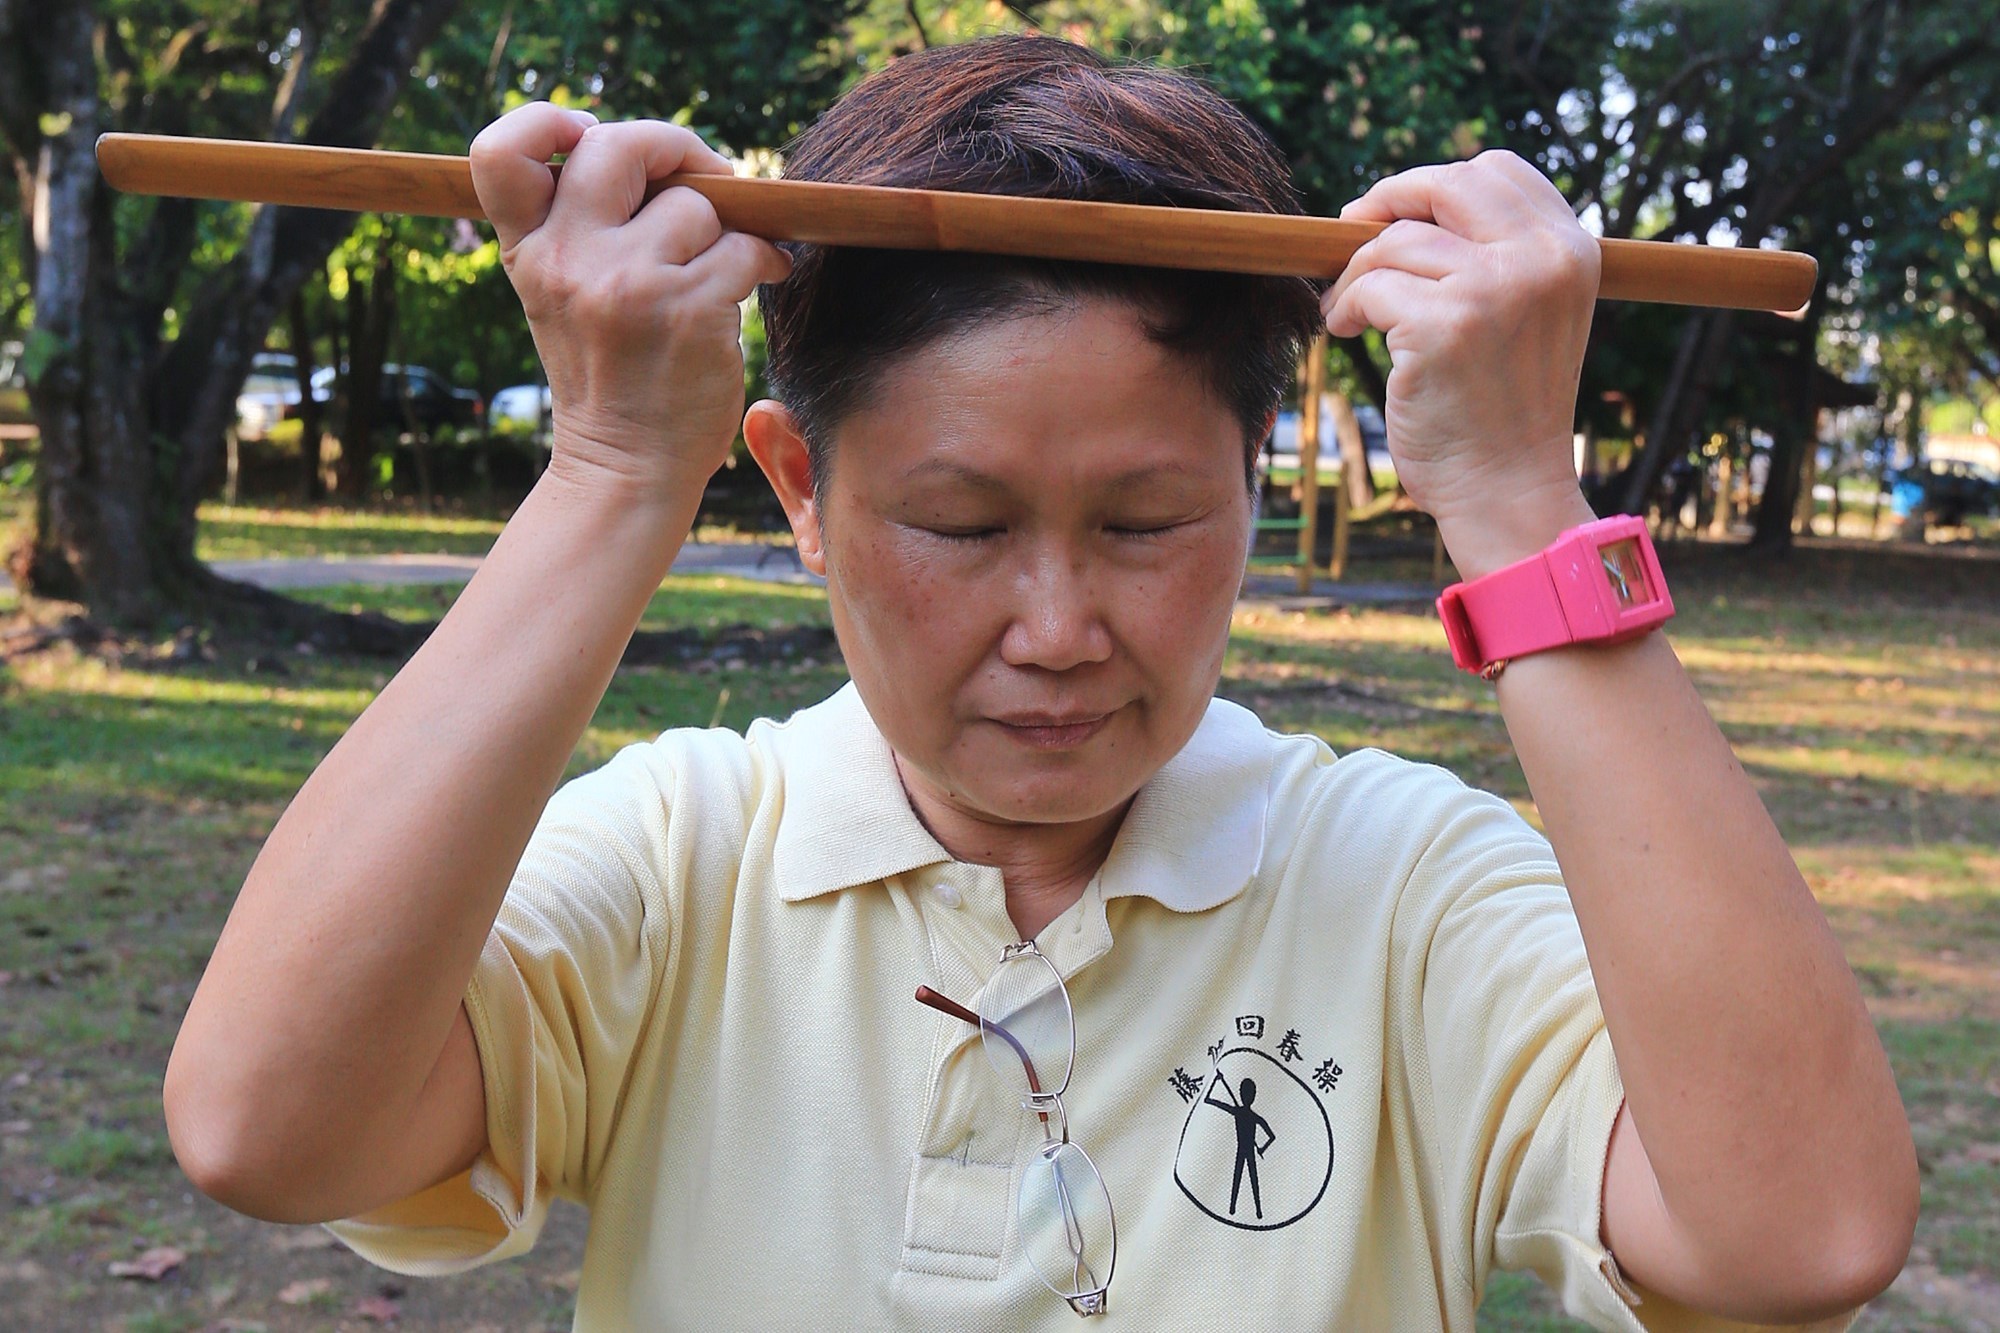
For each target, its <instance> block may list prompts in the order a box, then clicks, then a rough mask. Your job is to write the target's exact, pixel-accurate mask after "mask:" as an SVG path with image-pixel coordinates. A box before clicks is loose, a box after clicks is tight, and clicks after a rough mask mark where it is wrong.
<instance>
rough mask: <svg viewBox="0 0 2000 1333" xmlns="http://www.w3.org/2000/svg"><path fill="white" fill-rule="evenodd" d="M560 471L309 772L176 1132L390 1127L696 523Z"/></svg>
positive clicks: (211, 1024)
mask: <svg viewBox="0 0 2000 1333" xmlns="http://www.w3.org/2000/svg"><path fill="white" fill-rule="evenodd" d="M683 489H685V490H687V491H688V492H689V493H688V494H685V495H682V496H680V497H679V498H678V499H674V500H661V501H657V502H633V501H626V500H619V499H616V498H614V497H611V496H609V495H607V494H605V493H604V492H602V491H600V490H598V489H594V488H591V487H587V486H582V485H579V484H576V483H573V482H571V481H568V480H566V479H565V477H564V476H563V475H562V474H560V473H558V472H555V471H552V472H550V473H549V474H546V475H545V476H544V478H543V479H542V482H541V483H540V484H538V485H537V486H536V488H535V490H534V492H533V493H532V494H531V495H530V496H529V497H528V498H527V500H526V501H525V502H524V503H523V505H522V506H521V509H520V510H519V512H518V513H517V514H516V515H515V517H514V519H513V521H512V522H511V523H509V524H508V526H507V528H506V530H505V531H504V532H502V534H501V536H500V538H499V540H498V541H497V542H496V543H495V545H494V547H493V550H492V552H491V553H490V554H489V555H488V557H487V559H486V560H485V562H484V563H483V564H482V567H481V568H480V570H479V572H478V574H477V575H476V576H475V577H474V578H473V580H472V581H471V583H470V584H469V585H468V586H467V587H466V589H465V591H464V593H463V594H462V595H461V596H460V597H459V599H458V601H457V602H456V604H455V605H454V606H453V607H452V609H451V611H450V613H449V614H448V615H447V616H446V617H445V618H444V621H443V622H442V623H441V624H440V625H439V627H438V629H437V630H436V632H435V633H433V634H432V636H431V637H430V639H429V640H428V641H427V642H426V643H425V644H424V646H423V647H422V649H421V650H419V652H418V653H417V654H416V655H415V656H414V657H413V658H412V659H411V660H410V662H409V663H408V665H407V666H405V667H404V669H403V670H402V671H401V672H400V673H399V674H398V675H397V676H396V678H395V679H394V680H393V681H392V682H391V683H390V684H389V686H388V687H387V688H386V689H384V690H383V691H382V693H381V694H380V696H379V697H378V698H377V699H376V700H375V701H374V702H373V703H372V704H371V705H370V706H369V707H368V709H367V710H366V711H365V712H364V713H363V714H362V715H361V717H360V718H359V719H358V720H357V721H356V722H355V723H354V725H353V726H352V728H350V729H349V731H348V732H347V734H346V735H345V736H344V737H343V738H342V739H341V740H340V742H339V744H337V745H336V746H335V747H334V749H333V751H332V752H331V753H329V754H328V755H327V757H326V758H325V760H324V761H322V762H321V764H320V765H319V767H318V768H317V769H316V770H315V771H314V773H313V774H312V776H311V778H310V779H309V780H308V781H307V782H306V784H305V785H304V787H303V788H302V789H301V790H300V791H299V793H298V795H297V797H296V798H294V800H293V801H292V804H291V806H290V808H289V809H287V810H286V812H285V814H284V816H283V818H282V819H281V820H280V821H279V823H278V825H277V827H276V828H275V829H274V830H273V832H272V834H271V836H270V839H269V840H268V842H267V843H266V844H265V847H264V849H263V851H262V852H261V854H260V855H259V856H258V858H257V861H256V863H255V865H254V866H253V867H252V869H251V871H250V874H249V877H248V879H247V880H246V882H245V884H244V886H243V889H242V892H241V894H240V895H239V897H238V899H237V901H236V904H235V906H234V908H233V909H232V911H231V913H230V917H229V920H228V923H227V925H226V926H225V928H224V930H223V932H222V936H221V939H220V940H219V941H218V943H217V945H216V948H215V952H214V954H213V956H212V957H211V959H210V962H209V965H208V968H207V971H206V972H205V974H204V976H203V978H202V981H201V985H200V988H199V989H198V990H197V992H196V994H195V997H194V1000H193V1003H192V1005H191V1006H190V1008H189V1011H188V1015H187V1018H186V1021H185V1022H184V1024H183V1026H182V1029H181V1034H180V1037H179V1040H178V1041H177V1043H176V1046H175V1050H174V1055H173V1060H172V1062H171V1064H170V1065H169V1069H168V1079H167V1100H168V1111H169V1120H170V1123H171V1122H172V1121H173V1120H174V1119H175V1117H176V1113H177V1112H178V1113H179V1115H180V1116H181V1118H182V1119H184V1120H185V1121H187V1122H188V1124H189V1133H190V1134H191V1135H192V1136H196V1137H201V1138H207V1139H211V1140H213V1139H220V1140H222V1141H225V1142H227V1143H228V1144H229V1145H230V1147H229V1151H230V1152H231V1153H234V1154H238V1155H239V1156H241V1157H242V1158H245V1159H247V1160H250V1161H253V1162H261V1161H264V1160H267V1159H268V1160H272V1161H279V1160H292V1161H306V1160H310V1161H314V1162H320V1163H325V1164H327V1167H328V1169H329V1170H336V1171H337V1170H338V1167H339V1163H340V1162H341V1161H342V1160H343V1159H345V1158H348V1157H350V1156H351V1155H353V1154H355V1153H360V1152H365V1151H367V1148H368V1145H370V1144H371V1143H375V1142H379V1141H380V1140H381V1138H382V1137H383V1136H384V1135H392V1134H394V1133H395V1132H397V1127H398V1126H399V1125H403V1124H406V1123H407V1122H408V1118H409V1113H410V1111H411V1109H412V1107H413V1106H414V1105H415V1104H416V1102H417V1099H418V1097H419V1095H420V1094H421V1092H422V1090H423V1087H424V1083H425V1080H426V1078H427V1077H428V1076H429V1074H430V1072H431V1070H432V1068H433V1066H434V1065H435V1064H436V1062H437V1059H438V1055H439V1052H440V1050H441V1049H442V1048H443V1045H444V1042H445V1039H446V1036H447V1034H448V1033H449V1031H450V1029H451V1026H452V1023H453V1020H454V1018H455V1017H456V1014H457V1010H458V1006H459V1003H460V1001H461V998H462V996H463V994H464V991H465V987H466V984H467V982H468V980H469V979H470V977H471V974H472V970H473V966H474V964H475V963H476V961H477V959H478V956H479V952H480V949H481V947H482V945H483V943H484V940H485V938H486V935H487V933H488V931H489V930H490V928H491V926H492V923H493V919H494V917H495V916H496V915H497V913H498V911H499V905H500V901H501V899H502V897H503V896H504V894H505V892H506V887H507V884H508V881H509V879H510V878H511V875H512V872H513V869H514V867H515V865H516V864H517V863H518V861H519V859H520V856H521V853H522V851H523V849H524V848H525V846H526V844H527V840H528V837H529V835H530V834H531V832H532V831H533V828H534V825H535V822H536V820H537V819H538V817H539V816H540V813H541V811H542V808H543V807H544V805H545V804H546V803H547V800H548V797H549V795H550V793H551V792H552V791H553V789H554V787H555V785H556V784H557V782H558V781H559V780H560V777H561V774H562V771H563V768H564V766H565V764H566V763H567V761H568V759H569V757H570V754H571V753H572V751H573V750H574V748H575V745H576V742H577V740H578V738H579V737H580V736H581V735H582V732H583V729H584V727H585V726H586V725H587V724H588V722H589V720H590V717H591V715H592V713H593V712H594V711H595V709H596V706H597V704H598V702H599V700H600V699H601V698H602V697H603V693H604V690H605V688H606V686H607V684H608V683H609V681H610V678H611V675H612V672H613V671H614V670H615V668H616V666H617V663H618V660H619V658H620V656H621V654H622V652H623V650H624V647H625V645H626V643H627V642H628V640H629V639H630V637H631V633H632V630H633V628H634V626H635V625H636V624H637V623H638V620H639V617H640V615H641V614H642V612H643V610H644V608H645V605H646V603H647V600H648V598H649V597H650V596H651V594H652V593H653V591H654V590H655V589H656V588H657V587H658V585H659V582H660V579H661V577H662V576H663V575H664V573H665V571H666V570H667V568H668V567H669V566H670V565H671V564H672V562H673V557H674V554H675V552H676V551H677V550H678V548H679V546H680V543H681V541H682V539H683V537H684V535H685V533H686V532H687V530H688V527H689V525H690V521H691V518H692V513H693V508H694V504H695V502H696V500H697V499H698V496H699V487H698V486H691V487H688V488H683Z"/></svg>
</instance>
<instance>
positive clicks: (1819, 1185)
mask: <svg viewBox="0 0 2000 1333" xmlns="http://www.w3.org/2000/svg"><path fill="white" fill-rule="evenodd" d="M1572 517H1574V516H1572ZM1582 517H1583V518H1585V519H1587V518H1588V515H1587V514H1584V515H1582ZM1555 526H1556V527H1557V529H1558V530H1559V529H1560V526H1561V521H1555ZM1553 535H1554V533H1553V532H1551V533H1549V534H1548V536H1550V537H1553ZM1496 558H1497V557H1496ZM1497 688H1498V691H1499V702H1500V707H1501V711H1502V713H1503V715H1504V717H1505V719H1506V722H1507V727H1508V731H1509V734H1510V735H1511V737H1512V738H1513V742H1514V746H1515V750H1516V752H1517V753H1518V755H1519V757H1520V760H1521V766H1522V770H1523V772H1524V773H1525V774H1526V776H1527V778H1528V784H1529V787H1530V789H1531V791H1532V792H1533V794H1534V797H1535V801H1536V804H1537V806H1538V808H1539V810H1540V811H1541V814H1542V818H1543V820H1544V823H1545V825H1546V827H1547V830H1548V833H1549V838H1550V841H1551V842H1552V844H1553V845H1554V847H1555V850H1556V854H1557V857H1558V859H1559V861H1560V862H1561V864H1562V868H1563V875H1564V879H1565V881H1566V883H1567V884H1568V886H1569V892H1570V897H1571V900H1572V902H1573V904H1574V907H1575V911H1576V915H1577V920H1578V923H1579V925H1580V927H1581V929H1582V932H1583V936H1584V940H1585V943H1586V946H1587V948H1588V951H1589V954H1590V961H1591V967H1592V972H1593V976H1594V978H1595V981H1596V986H1597V990H1598V994H1599V997H1600V999H1601V1002H1602V1004H1603V1008H1604V1013H1605V1021H1606V1024H1607V1026H1608V1027H1609V1029H1610V1033H1611V1039H1612V1044H1613V1047H1614V1048H1615V1050H1616V1052H1617V1056H1618V1064H1619V1070H1620V1073H1621V1074H1622V1076H1623V1079H1624V1083H1625V1087H1626V1093H1627V1106H1628V1110H1629V1112H1630V1114H1631V1117H1632V1123H1633V1125H1634V1126H1635V1127H1636V1128H1637V1130H1638V1133H1639V1137H1640V1139H1641V1141H1642V1142H1643V1145H1644V1150H1645V1155H1646V1157H1647V1158H1649V1159H1650V1162H1651V1166H1652V1170H1653V1175H1654V1177H1655V1178H1656V1180H1657V1181H1658V1189H1659V1198H1660V1202H1661V1204H1662V1205H1663V1207H1664V1209H1665V1211H1666V1212H1667V1213H1669V1214H1671V1217H1672V1220H1673V1223H1674V1227H1673V1230H1674V1232H1675V1234H1676V1235H1677V1236H1678V1237H1679V1238H1680V1239H1681V1240H1683V1241H1684V1242H1686V1243H1687V1244H1688V1245H1690V1246H1691V1247H1693V1249H1694V1251H1696V1252H1697V1254H1696V1257H1697V1258H1698V1260H1699V1262H1700V1265H1701V1267H1702V1271H1703V1273H1704V1275H1705V1276H1704V1282H1705V1285H1707V1287H1708V1293H1707V1294H1708V1295H1710V1296H1711V1297H1713V1298H1717V1299H1723V1300H1727V1299H1729V1293H1727V1292H1725V1291H1722V1290H1720V1289H1719V1287H1723V1286H1727V1285H1729V1282H1730V1278H1731V1274H1732V1273H1734V1274H1739V1275H1742V1276H1743V1277H1744V1279H1745V1281H1746V1283H1748V1284H1750V1285H1753V1286H1754V1284H1755V1282H1756V1280H1757V1279H1758V1278H1759V1276H1760V1275H1763V1274H1767V1273H1769V1272H1771V1271H1777V1270H1779V1269H1782V1268H1783V1267H1784V1266H1785V1265H1786V1264H1787V1263H1788V1262H1789V1261H1790V1260H1793V1259H1796V1260H1797V1261H1798V1263H1799V1264H1800V1265H1804V1264H1807V1263H1809V1262H1814V1261H1817V1260H1819V1259H1820V1258H1822V1257H1823V1255H1824V1252H1825V1251H1826V1250H1827V1249H1828V1248H1829V1247H1832V1248H1836V1249H1837V1248H1840V1247H1844V1246H1848V1245H1850V1244H1852V1245H1862V1244H1866V1243H1867V1242H1866V1241H1864V1240H1861V1239H1857V1237H1859V1236H1872V1237H1880V1236H1882V1235H1884V1234H1888V1233H1889V1232H1891V1231H1892V1230H1893V1228H1892V1227H1884V1226H1883V1225H1882V1224H1881V1218H1882V1215H1883V1211H1884V1209H1890V1210H1894V1209H1898V1208H1900V1207H1902V1201H1903V1200H1905V1199H1912V1198H1913V1190H1914V1185H1913V1182H1914V1179H1915V1165H1914V1157H1913V1153H1912V1149H1911V1143H1910V1136H1909V1130H1908V1124H1907V1121H1906V1120H1905V1118H1904V1114H1903V1110H1902V1104H1901V1101H1900V1099H1899V1097H1898V1094H1897V1091H1896V1087H1895V1083H1894V1079H1893V1077H1892V1075H1891V1072H1890V1069H1889V1066H1888V1061H1887V1059H1886V1057H1885V1056H1884V1054H1883V1051H1882V1048H1881V1045H1880V1042H1879V1040H1878V1039H1877V1037H1876V1034H1875V1030H1874V1027H1873V1025H1872V1023H1871V1021H1870V1019H1869V1017H1868V1013H1867V1010H1866V1007H1865V1006H1864V1004H1863V1003H1862V999H1861V995H1860V991H1859V988H1858V987H1857V986H1856V984H1855V981H1854V978H1853V974H1852V973H1851V972H1850V970H1849V969H1848V967H1847V964H1846V960H1845V959H1844V957H1843V956H1842V954H1841V951H1840V946H1839V944H1838V942H1837V941H1836V940H1835V938H1834V936H1833V933H1832V930H1831V929H1830V928H1829V926H1828V924H1827V922H1826V919H1825V917H1824V916H1823V915H1822V913H1821V912H1820V910H1819V907H1818V904H1817V903H1816V902H1815V901H1814V899H1813V897H1812V894H1811V892H1810V890H1809V889H1808V888H1807V887H1806V884H1805V882H1804V880H1803V879H1802V877H1801V876H1800V874H1799V872H1798V869H1797V867H1796V866H1795V865H1794V863H1793V861H1792V858H1791V856H1790V854H1789V852H1788V851H1787V850H1786V848H1785V845H1784V842H1783V840H1782V838H1781V837H1780V835H1779V833H1778V831H1777V829H1776V827H1775V826H1774V825H1773V824H1772V822H1771V819H1770V816H1769V815H1768V814H1767V813H1766V811H1765V809H1764V807H1763V804H1762V802H1761V801H1760V800H1759V798H1758V796H1757V793H1756V790H1755V788H1754V787H1753V786H1752V785H1751V782H1750V780H1749V778H1748V776H1747V775H1746V774H1745V773H1744V772H1743V769H1742V767H1741V765H1740V764H1738V762H1737V761H1736V758H1735V756H1734V754H1733V753H1732V752H1731V750H1730V748H1729V745H1728V743H1727V741H1726V740H1725V739H1724V738H1723V736H1722V735H1721V733H1720V732H1719V731H1718V730H1717V728H1716V726H1715V724H1714V722H1713V720H1712V719H1711V718H1710V717H1709V714H1708V711H1707V709H1706V708H1705V707H1704V706H1703V705H1702V702H1701V700H1700V698H1699V697H1698V696H1697V695H1696V693H1695V690H1694V688H1693V685H1692V683H1691V682H1690V681H1689V679H1688V677H1687V674H1686V672H1685V671H1684V670H1683V669H1682V668H1681V665H1680V662H1679V660H1678V658H1676V656H1675V655H1674V652H1673V649H1672V648H1671V646H1670V645H1669V644H1668V642H1667V640H1666V638H1665V637H1664V636H1663V635H1659V634H1652V635H1648V636H1646V637H1644V638H1642V639H1640V640H1638V641H1636V642H1633V643H1628V644H1624V645H1619V646H1615V647H1601V646H1593V647H1584V648H1576V649H1567V650H1560V651H1555V652H1549V653H1543V654H1537V655H1534V656H1530V657H1526V658H1522V659H1520V660H1517V661H1515V662H1513V663H1512V664H1510V665H1509V666H1508V667H1507V668H1506V670H1505V672H1504V673H1503V674H1502V675H1501V677H1500V679H1499V681H1498V684H1497ZM1788 1247H1797V1248H1796V1252H1795V1253H1794V1254H1791V1255H1788V1254H1787V1249H1788ZM1774 1265H1775V1266H1776V1267H1775V1268H1774ZM1798 1271H1803V1269H1799V1270H1798Z"/></svg>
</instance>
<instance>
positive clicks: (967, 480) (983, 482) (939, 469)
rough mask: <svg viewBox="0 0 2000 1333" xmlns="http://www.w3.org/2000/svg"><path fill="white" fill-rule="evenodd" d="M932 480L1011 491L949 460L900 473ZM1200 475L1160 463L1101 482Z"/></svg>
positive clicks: (1125, 483) (931, 461)
mask: <svg viewBox="0 0 2000 1333" xmlns="http://www.w3.org/2000/svg"><path fill="white" fill-rule="evenodd" d="M933 477H936V478H939V479H941V480H944V481H952V482H958V483H960V484H962V485H966V486H971V487H973V488H974V489H977V490H982V491H991V492H995V493H1000V494H1004V493H1006V492H1007V491H1009V490H1011V489H1012V488H1011V487H1009V486H1008V485H1007V483H1006V482H1004V481H1002V480H1000V478H998V477H996V476H994V475H992V474H991V473H989V472H981V471H980V470H979V469H978V468H976V467H972V466H970V465H969V464H965V463H958V462H953V461H952V460H950V459H948V458H930V459H926V460H925V461H923V462H921V463H918V464H917V465H916V466H915V467H912V468H911V469H909V470H908V471H907V472H905V473H904V474H903V479H904V480H905V481H927V480H929V479H931V478H933ZM1198 479H1199V474H1198V473H1197V472H1196V471H1195V470H1194V469H1193V468H1191V467H1188V466H1187V465H1186V464H1184V463H1163V464H1155V465H1147V466H1144V467H1133V468H1126V469H1125V470H1124V471H1123V472H1117V473H1113V474H1112V475H1111V476H1109V477H1106V478H1105V479H1104V484H1105V485H1107V486H1110V487H1125V486H1133V485H1137V484H1139V483H1141V482H1147V481H1194V480H1198Z"/></svg>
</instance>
